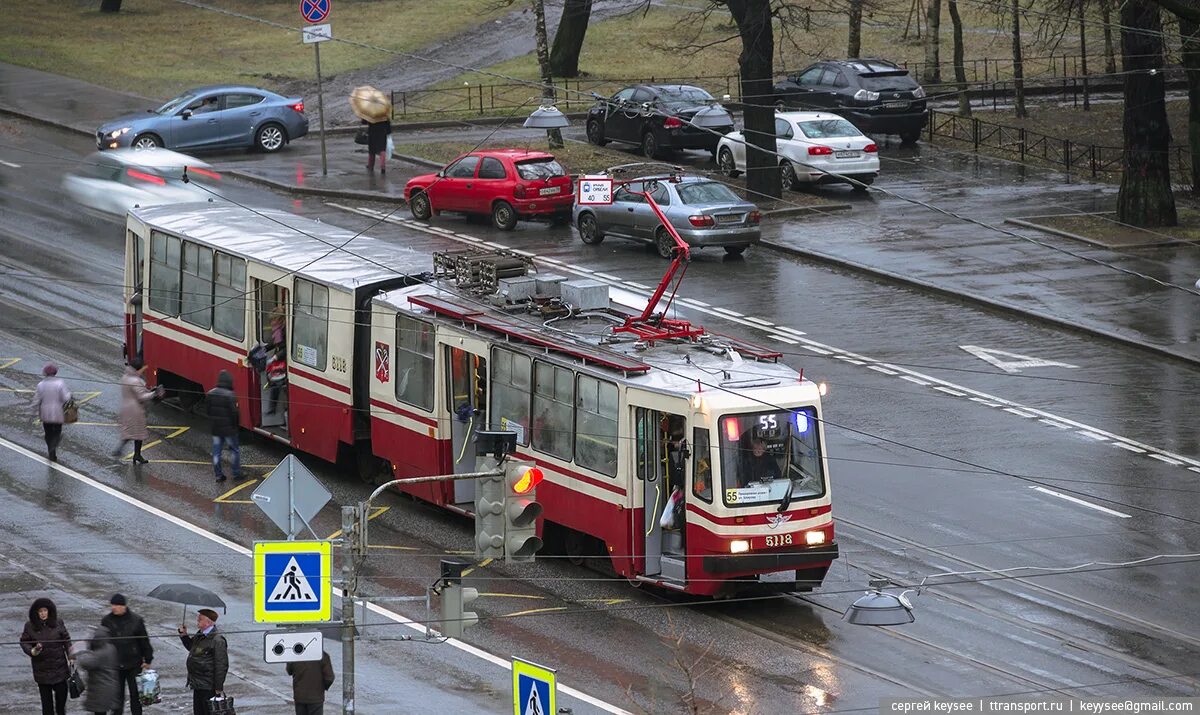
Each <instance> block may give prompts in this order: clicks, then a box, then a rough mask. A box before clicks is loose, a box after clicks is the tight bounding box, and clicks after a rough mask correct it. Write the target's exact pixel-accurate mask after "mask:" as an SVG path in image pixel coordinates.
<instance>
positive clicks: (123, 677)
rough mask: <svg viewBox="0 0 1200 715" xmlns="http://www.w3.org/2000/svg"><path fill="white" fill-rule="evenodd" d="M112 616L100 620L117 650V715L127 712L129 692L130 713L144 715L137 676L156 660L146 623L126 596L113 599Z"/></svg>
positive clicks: (110, 600) (111, 600)
mask: <svg viewBox="0 0 1200 715" xmlns="http://www.w3.org/2000/svg"><path fill="white" fill-rule="evenodd" d="M108 602H109V605H110V607H111V608H112V613H109V614H108V615H107V616H105V617H104V618H102V619H100V625H101V626H103V627H104V628H107V629H108V632H109V633H111V634H112V637H113V645H114V646H115V647H116V649H117V671H118V672H117V676H118V678H119V682H118V685H117V693H118V695H117V698H118V700H117V707H116V709H115V710H114V715H121V713H123V712H124V711H125V691H126V690H128V691H129V712H130V713H132V715H142V702H141V700H139V699H138V688H137V676H138V673H140V672H142V671H143V670H145V669H146V668H149V667H150V662H151V661H153V660H154V647H153V646H151V645H150V636H149V635H148V634H147V633H146V622H145V621H143V620H142V617H141V616H139V615H138V614H136V613H134V612H133V611H131V610H129V602H128V600H126V598H125V596H124V595H122V594H119V593H114V594H113V597H112V598H111V599H109V601H108Z"/></svg>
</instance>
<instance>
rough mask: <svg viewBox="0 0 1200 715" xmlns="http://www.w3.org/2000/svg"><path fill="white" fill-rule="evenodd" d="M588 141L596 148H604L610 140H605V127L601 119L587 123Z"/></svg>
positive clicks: (590, 120)
mask: <svg viewBox="0 0 1200 715" xmlns="http://www.w3.org/2000/svg"><path fill="white" fill-rule="evenodd" d="M587 139H588V141H589V142H591V143H592V144H595V145H596V146H604V145H605V144H607V143H608V140H607V139H605V138H604V125H603V124H601V123H600V120H599V119H589V120H588V123H587Z"/></svg>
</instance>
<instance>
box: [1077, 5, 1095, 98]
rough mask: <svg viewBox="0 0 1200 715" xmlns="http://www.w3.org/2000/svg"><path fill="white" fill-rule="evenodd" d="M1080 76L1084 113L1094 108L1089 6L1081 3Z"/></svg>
mask: <svg viewBox="0 0 1200 715" xmlns="http://www.w3.org/2000/svg"><path fill="white" fill-rule="evenodd" d="M1079 74H1081V75H1083V111H1085V112H1086V111H1088V110H1090V109H1091V108H1092V97H1091V92H1089V91H1088V66H1087V4H1086V3H1085V2H1082V0H1081V2H1080V3H1079Z"/></svg>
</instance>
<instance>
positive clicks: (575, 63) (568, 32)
mask: <svg viewBox="0 0 1200 715" xmlns="http://www.w3.org/2000/svg"><path fill="white" fill-rule="evenodd" d="M591 17H592V0H566V1H565V2H564V3H563V13H562V19H561V20H559V21H558V29H557V30H555V31H554V46H553V47H551V48H550V71H551V73H553V75H554V76H555V77H578V76H579V53H580V52H582V51H583V38H584V36H586V35H587V29H588V21H589V20H591Z"/></svg>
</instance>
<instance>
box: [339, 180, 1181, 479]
mask: <svg viewBox="0 0 1200 715" xmlns="http://www.w3.org/2000/svg"><path fill="white" fill-rule="evenodd" d="M327 205H329V206H332V207H334V208H338V209H341V210H343V211H347V212H349V213H353V214H358V215H360V216H367V217H370V218H374V219H377V220H380V221H386V222H389V223H393V224H398V225H403V226H406V227H408V228H412V229H415V230H419V231H425V232H426V233H428V234H430V235H434V236H439V237H442V238H447V237H446V236H444V235H442V234H440V233H438V232H435V231H429V230H428V227H426V226H423V225H420V224H412V223H409V222H407V221H406V220H403V219H398V218H395V217H392V216H390V215H389V214H387V213H384V212H382V211H377V210H375V209H370V208H365V207H352V206H346V205H343V204H338V203H335V202H328V204H327ZM463 238H466V236H465V234H464V235H463ZM451 240H454V239H453V238H452V239H451ZM488 243H489V245H494V246H496V247H498V248H503V249H505V250H513V249H512V248H509V247H506V246H504V245H503V244H497V243H492V242H488ZM531 255H532V256H533V260H534V261H537V262H542V263H550V264H553V265H555V266H559V267H562V268H563V269H565V270H568V271H572V272H575V273H577V274H579V275H588V276H595V275H596V273H595V272H594V271H591V270H589V269H584V268H579V267H576V266H572V265H570V264H564V263H563V261H560V260H558V259H556V258H547V257H545V256H540V255H537V254H531ZM614 287H621V288H622V289H623V286H622V284H621V283H620V282H618V283H616V285H614ZM639 297H640V298H642V299H643V300H644V299H645V296H639ZM676 302H677V303H680V304H683V305H687V306H690V307H693V308H697V309H699V311H700V312H702V313H705V314H707V315H710V316H714V317H717V318H720V319H726V320H728V319H730V318H736V319H738V320H735V321H733V322H736V323H738V324H740V325H745V326H748V327H750V328H752V329H754V330H759V331H761V332H762V333H764V334H766V335H767V337H771V338H772V339H775V338H773V335H778V334H779V333H780V332H781V331H785V332H789V333H792V334H796V335H804V333H803V332H802V331H799V330H795V329H793V328H787V327H784V326H779V325H776V326H772V327H770V328H767V327H766V326H762V325H756V324H755V323H753V322H750V321H751V320H754V319H753V318H752V317H747V316H745V315H743V314H741V313H738V312H736V311H732V310H729V309H727V308H714V307H712V306H710V304H708V303H705V302H703V301H700V300H697V299H695V298H685V297H681V298H678V299H677V301H676ZM764 322H765V321H764ZM800 342H801V344H802V345H803V347H804V348H805V349H806V350H809V351H810V352H813V353H816V354H818V355H825V356H833V357H834V358H836V359H838V360H842V361H844V362H848V363H851V364H855V365H863V366H866V367H868V368H871V369H875V366H876V365H881V366H883V367H884V368H885V369H889V370H893V371H895V372H896V373H897V376H898V377H900V378H901V379H903V380H907V381H908V382H911V383H913V384H916V385H921V386H923V387H930V386H932V387H934V389H939V390H940V388H941V387H945V388H949V389H950V390H953V391H955V392H960V393H962V398H965V399H967V400H970V401H971V402H975V403H976V404H981V405H985V406H987V407H990V408H993V409H1003V410H1005V411H1007V412H1009V413H1011V414H1014V415H1017V416H1020V417H1023V418H1026V419H1028V418H1045V419H1047V420H1051V421H1052V422H1054V423H1057V424H1053V425H1052V426H1054V427H1055V428H1057V429H1065V428H1063V427H1060V426H1059V425H1060V424H1061V425H1067V426H1068V428H1073V429H1075V431H1076V433H1077V434H1081V435H1084V436H1086V437H1089V438H1091V439H1094V440H1096V441H1105V442H1112V443H1119V442H1123V443H1125V444H1128V445H1135V446H1137V447H1138V448H1139V450H1140V451H1139V450H1129V451H1130V452H1134V453H1139V454H1158V455H1160V456H1163V457H1167V458H1168V459H1170V460H1175V461H1178V462H1179V463H1180V466H1183V465H1188V466H1189V468H1190V467H1200V459H1192V458H1190V457H1186V456H1183V455H1180V454H1176V453H1174V452H1171V451H1169V450H1165V449H1161V448H1158V447H1153V446H1151V445H1148V444H1143V443H1141V442H1139V441H1137V440H1134V439H1130V438H1127V437H1122V436H1120V435H1116V434H1113V433H1111V432H1107V431H1105V430H1103V429H1100V428H1098V427H1093V426H1091V425H1087V424H1084V423H1081V422H1077V421H1075V420H1072V419H1069V418H1066V417H1062V416H1060V415H1056V414H1054V413H1052V412H1047V411H1045V410H1041V409H1037V408H1033V407H1028V406H1026V405H1022V404H1020V403H1017V402H1014V401H1012V400H1008V399H1005V398H1003V397H998V396H996V395H992V394H989V393H986V392H982V391H980V390H975V389H973V388H970V387H966V386H964V385H959V384H956V383H953V382H949V381H946V380H942V379H939V378H936V377H933V376H930V375H926V374H924V373H922V372H918V371H916V370H911V369H908V368H902V367H899V366H896V365H892V364H889V363H885V362H883V361H880V360H876V359H875V358H871V357H868V356H865V355H858V354H856V353H853V352H850V351H848V350H843V349H841V348H837V347H834V346H832V345H826V344H824V343H820V342H816V341H813V340H809V339H802V340H801V341H800ZM967 347H977V346H967ZM978 350H979V351H981V352H983V353H984V354H986V355H988V356H989V357H990V358H992V359H991V360H988V361H989V362H993V360H998V359H999V358H996V355H1000V354H1003V355H1006V356H1008V357H1011V358H1017V359H1019V360H1020V361H1021V362H1025V361H1029V360H1032V361H1034V362H1036V363H1037V365H1024V364H1022V365H1018V364H1016V363H1013V364H1010V365H1008V367H1010V368H1019V367H1035V366H1044V365H1054V366H1062V367H1069V368H1074V367H1076V366H1074V365H1070V364H1068V363H1057V362H1054V361H1047V360H1042V359H1040V358H1032V357H1030V356H1027V355H1019V354H1016V353H1005V352H1003V351H997V350H993V349H991V348H978ZM968 352H971V351H968ZM972 354H976V353H975V352H972ZM976 356H977V357H981V356H980V355H978V354H976ZM981 359H985V360H987V359H988V358H983V357H981ZM855 360H857V361H860V362H854V361H855ZM993 364H996V363H995V362H993ZM998 366H999V365H998ZM939 394H946V395H948V396H951V397H956V396H955V395H953V394H951V393H948V392H945V391H941V392H939ZM1039 421H1040V420H1039ZM1047 424H1050V423H1047ZM1158 461H1161V462H1164V463H1170V462H1168V461H1167V460H1158Z"/></svg>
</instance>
